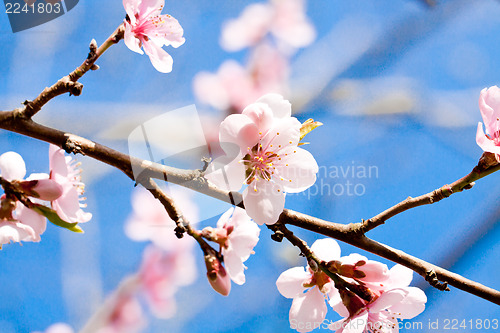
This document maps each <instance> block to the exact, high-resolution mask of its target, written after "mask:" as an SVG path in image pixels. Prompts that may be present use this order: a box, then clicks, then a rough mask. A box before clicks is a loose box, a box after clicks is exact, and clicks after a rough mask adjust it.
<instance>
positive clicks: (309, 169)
mask: <svg viewBox="0 0 500 333" xmlns="http://www.w3.org/2000/svg"><path fill="white" fill-rule="evenodd" d="M283 152H284V154H283V153H282V154H280V156H283V155H285V156H283V157H282V158H281V161H280V162H281V163H279V165H277V166H276V170H277V174H279V176H280V177H281V178H279V182H280V184H281V185H282V186H283V187H284V188H285V191H286V192H289V193H298V192H302V191H304V190H306V189H307V188H309V187H311V186H312V185H313V184H314V183H315V182H316V174H317V173H318V170H319V167H318V163H316V160H315V159H314V157H313V156H312V154H311V153H310V152H308V151H307V150H305V149H302V148H298V147H293V148H292V147H288V148H287V149H284V150H283Z"/></svg>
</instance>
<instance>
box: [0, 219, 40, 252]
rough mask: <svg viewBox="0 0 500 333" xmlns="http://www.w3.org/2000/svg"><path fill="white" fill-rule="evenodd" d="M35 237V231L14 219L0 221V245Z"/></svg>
mask: <svg viewBox="0 0 500 333" xmlns="http://www.w3.org/2000/svg"><path fill="white" fill-rule="evenodd" d="M35 238H36V235H35V232H34V231H33V229H32V228H31V227H30V226H28V225H25V224H23V223H21V222H15V221H0V246H1V245H3V244H8V243H11V242H14V243H18V242H20V241H22V240H32V239H35Z"/></svg>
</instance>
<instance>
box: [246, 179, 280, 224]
mask: <svg viewBox="0 0 500 333" xmlns="http://www.w3.org/2000/svg"><path fill="white" fill-rule="evenodd" d="M243 203H244V204H245V208H246V211H247V214H248V216H250V217H251V218H252V219H253V220H254V221H255V222H256V223H257V224H260V225H262V224H264V223H266V224H274V223H276V221H278V218H279V216H280V214H281V212H282V211H283V209H284V208H285V193H283V188H282V187H281V186H279V185H277V184H275V183H274V182H271V181H266V180H256V181H254V182H253V183H252V184H250V185H249V186H248V187H247V188H246V189H245V191H244V192H243Z"/></svg>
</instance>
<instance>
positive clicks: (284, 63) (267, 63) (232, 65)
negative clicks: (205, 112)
mask: <svg viewBox="0 0 500 333" xmlns="http://www.w3.org/2000/svg"><path fill="white" fill-rule="evenodd" d="M288 72H289V64H288V60H287V59H286V58H285V57H284V56H283V55H282V54H281V53H280V52H278V50H276V49H275V48H273V47H272V46H270V45H269V44H267V43H266V44H262V45H259V46H258V47H256V48H255V49H254V51H253V52H252V54H251V56H250V61H249V63H248V65H247V66H246V67H243V66H241V65H240V64H239V63H237V62H236V61H233V60H228V61H226V62H224V63H223V64H222V65H221V66H220V67H219V69H218V71H217V72H216V73H209V72H201V73H198V74H197V75H196V76H195V78H194V80H193V89H194V93H195V94H196V96H197V98H198V99H199V100H200V101H202V102H203V103H206V104H209V105H211V106H212V107H214V108H216V109H219V110H232V111H235V112H240V111H241V110H243V108H244V107H245V106H247V105H248V104H250V103H252V102H253V101H255V100H256V99H257V98H259V97H260V96H262V95H263V94H265V93H268V92H274V93H279V94H284V93H286V92H287V90H288V89H287V78H288Z"/></svg>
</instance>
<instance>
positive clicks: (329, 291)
mask: <svg viewBox="0 0 500 333" xmlns="http://www.w3.org/2000/svg"><path fill="white" fill-rule="evenodd" d="M311 251H312V252H314V253H315V254H316V256H317V257H318V258H320V259H321V260H324V261H332V260H338V259H339V258H340V246H339V245H338V244H337V242H336V241H334V240H333V239H331V238H325V239H320V240H317V241H315V242H314V243H313V245H312V246H311ZM276 286H277V287H278V291H279V292H280V293H281V295H283V296H285V297H286V298H293V302H292V307H291V308H290V314H289V317H290V324H291V325H292V324H293V325H294V327H293V328H296V329H297V331H298V332H310V331H312V330H313V329H314V328H316V327H314V325H315V323H321V322H323V320H324V319H325V316H326V313H327V307H326V304H325V300H327V301H328V300H330V301H331V303H333V304H337V303H339V302H340V295H339V292H338V291H337V289H335V285H334V283H333V282H332V280H331V279H330V278H329V277H328V276H327V275H326V274H325V273H324V272H323V271H322V270H319V269H317V267H316V270H313V269H312V268H311V267H309V266H307V267H305V268H304V267H294V268H290V269H288V270H286V271H284V272H283V273H281V275H280V276H279V277H278V280H277V281H276ZM291 327H292V326H291Z"/></svg>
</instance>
